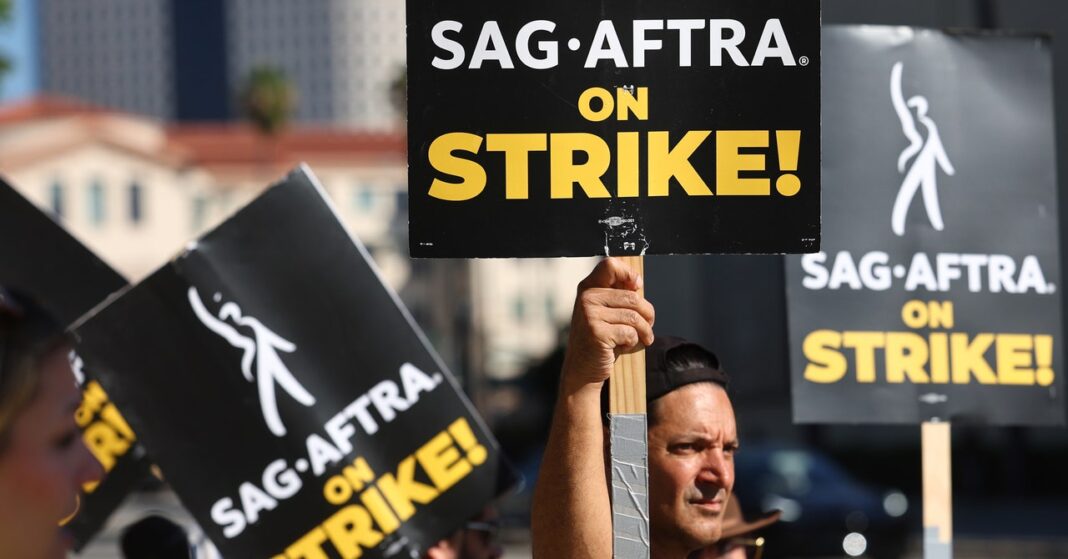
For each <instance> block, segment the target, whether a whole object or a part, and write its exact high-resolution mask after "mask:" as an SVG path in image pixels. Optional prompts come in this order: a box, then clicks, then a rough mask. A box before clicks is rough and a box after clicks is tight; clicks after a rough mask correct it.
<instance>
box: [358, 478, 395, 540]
mask: <svg viewBox="0 0 1068 559" xmlns="http://www.w3.org/2000/svg"><path fill="white" fill-rule="evenodd" d="M360 501H362V502H363V506H365V507H367V510H368V512H370V513H371V516H373V517H374V518H375V522H377V523H378V527H379V528H381V529H382V533H383V534H385V535H387V536H388V535H390V534H392V533H393V532H395V531H397V528H400V521H399V520H397V516H396V515H395V514H393V511H392V510H391V509H390V508H389V505H387V504H386V501H385V499H383V498H382V494H381V493H379V492H378V489H375V488H374V487H372V488H370V489H368V490H367V491H364V492H363V494H362V495H360Z"/></svg>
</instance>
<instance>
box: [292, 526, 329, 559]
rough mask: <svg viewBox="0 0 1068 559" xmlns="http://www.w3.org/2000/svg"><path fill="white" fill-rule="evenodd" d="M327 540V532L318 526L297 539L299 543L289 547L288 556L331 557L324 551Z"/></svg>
mask: <svg viewBox="0 0 1068 559" xmlns="http://www.w3.org/2000/svg"><path fill="white" fill-rule="evenodd" d="M325 541H326V532H323V529H322V528H316V529H314V530H312V531H311V532H308V533H307V534H304V536H303V537H302V538H300V539H299V540H297V543H295V544H293V545H291V546H289V547H287V548H286V557H288V558H289V559H330V557H328V556H327V555H326V553H324V552H323V547H322V546H323V542H325Z"/></svg>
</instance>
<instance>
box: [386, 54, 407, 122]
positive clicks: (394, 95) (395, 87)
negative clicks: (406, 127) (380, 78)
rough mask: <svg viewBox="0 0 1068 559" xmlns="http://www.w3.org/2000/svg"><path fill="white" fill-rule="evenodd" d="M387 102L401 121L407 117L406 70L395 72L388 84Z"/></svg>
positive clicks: (402, 68)
mask: <svg viewBox="0 0 1068 559" xmlns="http://www.w3.org/2000/svg"><path fill="white" fill-rule="evenodd" d="M389 101H390V103H391V104H392V105H393V108H394V109H395V110H396V111H397V114H399V115H400V117H401V119H402V120H403V119H404V118H406V117H407V115H408V70H407V69H406V68H404V67H401V69H400V70H399V71H398V72H397V74H396V75H395V76H394V78H393V81H392V82H390V84H389Z"/></svg>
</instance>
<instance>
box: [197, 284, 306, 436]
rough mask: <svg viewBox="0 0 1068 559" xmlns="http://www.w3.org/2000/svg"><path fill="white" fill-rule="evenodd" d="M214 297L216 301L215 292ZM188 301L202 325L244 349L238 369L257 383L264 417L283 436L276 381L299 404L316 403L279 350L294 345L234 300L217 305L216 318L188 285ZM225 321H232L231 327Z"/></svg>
mask: <svg viewBox="0 0 1068 559" xmlns="http://www.w3.org/2000/svg"><path fill="white" fill-rule="evenodd" d="M216 298H217V300H218V295H216ZM189 304H190V305H191V306H192V307H193V312H194V313H195V314H196V315H197V318H199V319H200V321H201V322H202V323H204V326H207V327H208V329H210V330H211V331H212V332H215V333H216V334H218V335H219V336H221V337H222V338H223V339H225V340H226V341H228V342H230V345H232V346H234V347H236V348H238V349H241V350H242V351H243V352H244V353H243V355H242V356H241V372H242V374H244V376H245V379H246V380H248V381H249V382H254V383H256V386H257V389H258V391H259V396H260V408H261V410H262V411H263V420H264V421H265V422H266V423H267V428H268V429H270V430H271V433H274V434H275V435H276V436H279V437H282V436H285V434H286V428H285V425H284V424H283V423H282V418H281V416H280V415H279V414H278V401H277V396H276V394H275V384H277V385H278V386H280V387H282V390H284V391H285V392H286V393H288V394H289V395H290V396H291V397H292V398H293V399H294V400H296V401H298V402H300V403H301V404H303V405H305V406H309V407H310V406H313V405H315V397H313V396H312V395H311V394H310V393H309V392H308V391H307V390H306V389H305V388H304V387H303V386H301V384H300V382H298V381H297V379H296V377H294V376H293V373H292V372H290V370H289V368H288V367H286V364H285V362H284V361H282V357H281V356H280V355H279V352H284V353H292V352H293V351H295V350H296V349H297V346H296V345H294V344H293V342H290V341H289V340H287V339H285V338H283V337H281V336H279V335H278V334H275V333H274V332H273V331H271V330H270V329H269V328H267V326H265V325H264V324H263V323H262V322H260V321H259V320H257V319H255V318H253V317H251V316H244V315H242V313H241V308H240V307H238V306H237V303H233V302H227V303H224V304H223V305H222V306H221V307H219V315H218V317H215V316H212V314H211V313H210V312H209V311H208V309H207V307H205V306H204V302H203V301H201V300H200V295H199V294H198V293H197V290H196V288H195V287H190V288H189ZM228 320H229V321H232V322H233V326H231V324H230V323H228V322H227V321H228ZM234 326H244V327H247V328H248V329H250V330H251V331H252V337H249V336H245V335H243V334H241V333H240V332H238V331H237V328H235V327H234ZM253 362H255V365H256V369H255V373H253V370H252V365H253Z"/></svg>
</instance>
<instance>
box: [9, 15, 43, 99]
mask: <svg viewBox="0 0 1068 559" xmlns="http://www.w3.org/2000/svg"><path fill="white" fill-rule="evenodd" d="M11 4H12V6H11V8H12V9H11V21H9V22H7V23H5V24H0V52H2V53H3V54H4V56H6V57H7V58H8V59H9V60H11V63H12V69H11V72H9V73H8V74H7V75H6V76H4V79H3V81H0V102H3V101H10V100H13V99H19V98H22V97H26V96H28V95H31V94H33V93H34V92H35V91H36V89H37V87H38V79H39V78H38V75H37V63H36V58H37V38H36V31H35V29H34V28H35V27H36V26H35V25H34V20H35V19H36V11H37V2H36V0H12V1H11Z"/></svg>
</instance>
